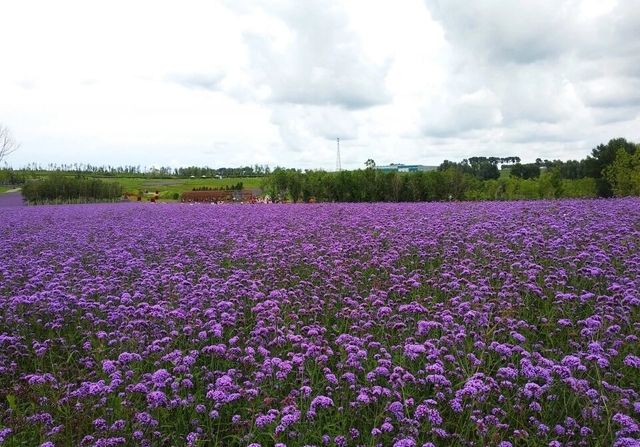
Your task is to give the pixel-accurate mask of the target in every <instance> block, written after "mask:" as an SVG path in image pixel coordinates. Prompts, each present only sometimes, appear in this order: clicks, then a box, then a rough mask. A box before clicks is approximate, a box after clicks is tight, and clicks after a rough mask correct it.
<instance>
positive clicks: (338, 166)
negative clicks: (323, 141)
mask: <svg viewBox="0 0 640 447" xmlns="http://www.w3.org/2000/svg"><path fill="white" fill-rule="evenodd" d="M336 171H337V172H340V171H342V163H341V162H340V138H338V151H337V153H336Z"/></svg>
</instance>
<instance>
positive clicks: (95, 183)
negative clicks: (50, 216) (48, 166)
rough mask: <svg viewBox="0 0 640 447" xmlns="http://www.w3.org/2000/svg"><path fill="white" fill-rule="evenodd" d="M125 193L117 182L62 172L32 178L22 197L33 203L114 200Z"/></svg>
mask: <svg viewBox="0 0 640 447" xmlns="http://www.w3.org/2000/svg"><path fill="white" fill-rule="evenodd" d="M123 193H124V189H123V187H122V185H120V184H119V183H117V182H112V181H102V180H100V179H96V178H87V177H82V176H77V177H69V176H66V175H64V174H60V173H54V174H51V175H49V176H48V177H46V178H43V179H35V180H30V181H28V182H26V183H25V184H24V186H23V187H22V197H23V198H24V199H25V200H26V201H27V202H29V203H31V204H42V203H85V202H113V201H116V200H119V199H120V198H122V195H123Z"/></svg>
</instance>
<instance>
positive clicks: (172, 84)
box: [0, 0, 640, 170]
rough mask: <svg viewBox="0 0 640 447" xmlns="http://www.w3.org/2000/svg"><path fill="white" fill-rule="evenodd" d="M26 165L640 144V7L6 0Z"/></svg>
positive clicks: (353, 161)
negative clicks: (338, 140)
mask: <svg viewBox="0 0 640 447" xmlns="http://www.w3.org/2000/svg"><path fill="white" fill-rule="evenodd" d="M1 13H2V26H0V42H2V57H1V59H0V60H1V62H0V123H3V124H4V125H5V126H7V127H9V128H10V129H11V131H12V133H13V135H14V136H15V138H16V139H17V140H18V141H19V142H20V143H21V145H22V146H21V148H20V150H19V151H18V152H16V153H14V154H13V155H11V156H10V158H9V159H8V162H9V163H10V164H11V165H13V166H16V167H17V166H21V165H24V164H26V163H28V162H34V161H35V162H39V163H42V164H47V163H50V162H54V163H69V162H83V163H92V164H114V165H125V164H140V165H143V166H154V165H156V166H158V165H169V166H185V165H208V166H215V167H219V166H239V165H247V164H251V165H253V164H255V163H259V164H269V165H271V166H276V165H280V166H288V167H298V168H323V169H329V170H330V169H333V168H334V167H335V158H336V156H335V150H336V147H335V146H336V145H335V138H336V137H340V138H341V150H342V165H343V167H346V168H358V167H363V166H364V162H365V161H366V160H367V159H368V158H373V159H374V160H375V161H376V162H377V163H378V164H384V163H390V162H404V163H422V164H439V163H440V162H441V161H442V160H443V159H450V160H460V159H462V158H466V157H470V156H476V155H487V156H507V155H519V156H520V157H522V158H523V159H524V160H534V159H535V158H537V157H541V158H560V159H570V158H582V157H584V156H585V155H586V154H587V153H589V151H590V149H591V148H592V147H594V146H595V145H597V144H599V143H601V142H606V141H608V140H609V139H610V138H614V137H625V138H627V139H630V140H632V141H636V142H638V141H640V39H639V38H638V32H639V31H638V30H639V29H640V0H618V1H615V0H567V1H561V0H393V1H391V0H203V1H191V0H184V1H180V2H178V1H163V0H150V1H143V0H135V1H133V0H126V1H125V0H111V1H109V2H104V1H93V0H78V1H70V0H58V1H55V2H52V1H48V0H42V1H36V0H8V1H5V2H3V4H2V11H1Z"/></svg>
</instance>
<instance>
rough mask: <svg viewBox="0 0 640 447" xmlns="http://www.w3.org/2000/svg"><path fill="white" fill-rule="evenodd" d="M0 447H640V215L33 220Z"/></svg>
mask: <svg viewBox="0 0 640 447" xmlns="http://www.w3.org/2000/svg"><path fill="white" fill-rule="evenodd" d="M2 217H3V218H2V219H1V220H0V234H1V235H2V244H0V445H7V446H14V445H15V446H18V445H36V446H37V445H46V446H66V445H78V446H83V447H89V446H120V445H134V446H135V445H137V446H145V447H146V446H154V445H178V446H205V445H211V446H235V445H238V446H252V447H260V446H263V447H266V446H272V445H277V446H278V447H295V446H317V447H320V446H340V447H342V446H353V447H359V446H371V445H374V446H397V447H420V446H428V447H433V446H443V445H461V446H477V445H488V446H502V447H507V446H512V445H513V446H515V445H548V446H576V447H578V446H590V445H616V446H634V445H636V446H637V445H639V444H640V200H638V199H616V200H575V201H572V200H567V201H539V202H510V203H499V202H494V203H490V202H488V203H431V204H310V205H295V206H294V205H273V206H271V205H264V206H259V207H253V206H248V205H247V206H231V205H229V206H216V207H210V206H206V205H191V206H189V205H178V204H176V205H166V206H145V205H144V204H117V205H116V204H114V205H86V206H85V205H78V206H59V207H47V206H43V207H34V208H31V207H26V208H16V209H9V210H6V211H3V216H2Z"/></svg>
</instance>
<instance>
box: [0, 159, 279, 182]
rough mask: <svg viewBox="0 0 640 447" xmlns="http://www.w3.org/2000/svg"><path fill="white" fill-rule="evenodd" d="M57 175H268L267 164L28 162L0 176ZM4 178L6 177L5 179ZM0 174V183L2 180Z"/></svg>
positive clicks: (141, 176) (189, 176)
mask: <svg viewBox="0 0 640 447" xmlns="http://www.w3.org/2000/svg"><path fill="white" fill-rule="evenodd" d="M51 172H59V173H63V174H67V175H91V176H95V177H132V178H136V177H138V178H191V177H198V178H202V177H208V178H211V177H223V178H229V177H263V176H266V175H269V174H270V173H271V168H270V167H269V166H268V165H259V164H255V165H253V166H240V167H237V168H225V167H222V168H210V167H207V166H204V167H203V166H188V167H182V168H172V167H169V166H161V167H157V168H156V167H151V168H149V167H146V166H140V165H135V166H134V165H131V166H110V165H107V166H97V165H91V164H85V163H62V164H55V163H49V164H47V165H41V164H39V163H29V164H27V165H26V166H25V167H23V168H21V169H12V168H5V169H2V170H0V174H1V173H7V175H9V173H11V175H14V178H13V180H16V183H14V184H19V183H24V181H26V179H29V178H36V177H38V176H41V175H43V174H48V173H51ZM5 177H6V176H5ZM5 177H3V176H2V175H0V182H3V181H4V180H3V179H4V178H5Z"/></svg>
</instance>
